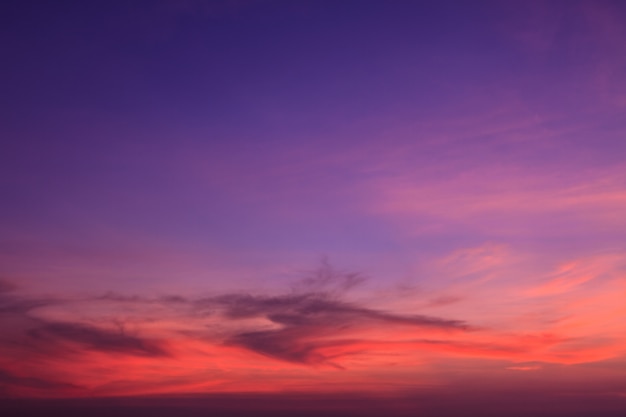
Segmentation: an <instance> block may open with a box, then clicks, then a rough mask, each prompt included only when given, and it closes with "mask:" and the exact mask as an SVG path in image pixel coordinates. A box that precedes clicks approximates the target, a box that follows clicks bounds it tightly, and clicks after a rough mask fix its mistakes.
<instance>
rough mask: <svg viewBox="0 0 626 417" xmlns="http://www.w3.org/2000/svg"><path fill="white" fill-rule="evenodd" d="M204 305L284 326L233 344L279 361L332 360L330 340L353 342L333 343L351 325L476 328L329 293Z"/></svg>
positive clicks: (231, 298) (237, 297)
mask: <svg viewBox="0 0 626 417" xmlns="http://www.w3.org/2000/svg"><path fill="white" fill-rule="evenodd" d="M199 305H201V306H203V307H205V308H207V307H209V306H210V307H212V308H215V309H217V310H220V311H221V313H222V315H223V316H224V317H225V318H228V319H232V320H237V319H245V318H265V319H267V320H269V321H271V322H273V323H275V324H277V325H280V327H279V328H277V329H270V330H259V331H246V332H242V333H238V334H235V335H233V336H232V337H230V338H229V339H228V341H227V343H230V344H234V345H238V346H241V347H244V348H246V349H250V350H252V351H254V352H257V353H260V354H263V355H266V356H270V357H273V358H276V359H281V360H285V361H289V362H297V363H303V364H316V363H324V362H327V361H328V360H329V359H331V358H329V357H327V356H325V355H324V354H323V353H322V351H323V349H324V348H325V347H328V346H329V343H330V344H332V345H341V344H351V343H353V341H347V340H344V341H342V340H334V341H333V342H329V341H328V337H329V336H331V337H337V336H340V335H341V334H342V333H345V330H346V329H349V328H355V327H368V326H374V327H375V326H380V325H404V326H412V327H418V328H424V327H428V328H437V329H441V330H453V331H467V330H470V327H469V326H468V325H467V324H466V323H464V322H462V321H459V320H448V319H442V318H438V317H431V316H423V315H399V314H393V313H389V312H385V311H379V310H374V309H370V308H366V307H361V306H358V305H355V304H351V303H347V302H344V301H341V300H338V299H336V298H334V297H332V296H330V295H329V294H327V293H309V294H290V295H284V296H253V295H246V294H230V295H223V296H220V297H216V298H212V299H204V300H200V301H199ZM322 337H323V338H324V340H323V341H322Z"/></svg>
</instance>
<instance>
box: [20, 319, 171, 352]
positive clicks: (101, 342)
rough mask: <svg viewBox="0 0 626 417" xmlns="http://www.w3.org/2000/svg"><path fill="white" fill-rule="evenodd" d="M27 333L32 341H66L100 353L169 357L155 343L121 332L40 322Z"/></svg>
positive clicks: (80, 325) (72, 324) (74, 324)
mask: <svg viewBox="0 0 626 417" xmlns="http://www.w3.org/2000/svg"><path fill="white" fill-rule="evenodd" d="M28 333H29V336H30V337H32V338H34V339H39V340H42V341H50V340H52V341H59V340H67V341H71V342H76V343H80V344H82V345H84V346H86V347H88V348H90V349H94V350H99V351H102V352H114V353H124V354H129V355H138V356H157V357H158V356H169V354H168V352H167V351H166V350H165V349H164V348H163V347H162V346H161V345H160V344H159V343H157V342H155V341H150V340H146V339H142V338H140V337H137V336H131V335H127V334H124V333H123V332H121V331H119V332H113V331H107V330H102V329H98V328H95V327H90V326H86V325H83V324H76V323H51V322H42V323H41V325H40V326H39V327H37V328H36V329H32V330H30V331H29V332H28Z"/></svg>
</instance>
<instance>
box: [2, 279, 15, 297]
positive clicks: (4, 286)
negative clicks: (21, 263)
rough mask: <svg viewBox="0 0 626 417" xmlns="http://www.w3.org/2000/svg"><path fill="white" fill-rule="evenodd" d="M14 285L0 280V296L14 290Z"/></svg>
mask: <svg viewBox="0 0 626 417" xmlns="http://www.w3.org/2000/svg"><path fill="white" fill-rule="evenodd" d="M15 288H16V285H15V284H13V283H11V282H9V281H6V280H4V279H2V278H0V294H1V293H4V292H9V291H13V290H15Z"/></svg>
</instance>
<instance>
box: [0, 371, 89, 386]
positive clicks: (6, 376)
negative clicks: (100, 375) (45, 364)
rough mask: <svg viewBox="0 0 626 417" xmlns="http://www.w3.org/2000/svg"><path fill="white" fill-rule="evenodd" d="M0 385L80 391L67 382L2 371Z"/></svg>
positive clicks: (0, 372)
mask: <svg viewBox="0 0 626 417" xmlns="http://www.w3.org/2000/svg"><path fill="white" fill-rule="evenodd" d="M0 385H2V386H4V387H7V388H10V387H25V388H35V389H68V388H69V389H78V388H80V387H79V386H78V385H74V384H69V383H67V382H60V381H53V380H49V379H43V378H34V377H21V376H17V375H15V374H13V373H11V372H8V371H6V370H3V369H0Z"/></svg>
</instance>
